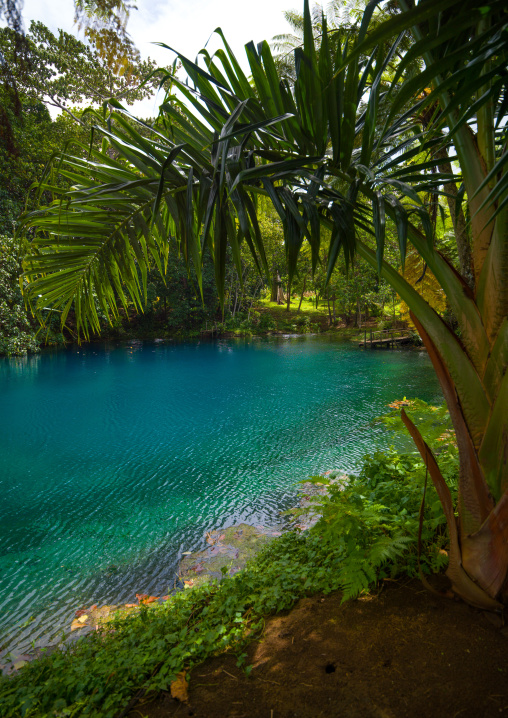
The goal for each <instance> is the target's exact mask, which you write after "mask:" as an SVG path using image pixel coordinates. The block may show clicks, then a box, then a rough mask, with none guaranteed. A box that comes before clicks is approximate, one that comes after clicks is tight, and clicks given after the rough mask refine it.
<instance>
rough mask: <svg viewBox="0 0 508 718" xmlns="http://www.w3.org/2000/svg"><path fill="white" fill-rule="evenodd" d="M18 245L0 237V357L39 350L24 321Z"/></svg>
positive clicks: (32, 334)
mask: <svg viewBox="0 0 508 718" xmlns="http://www.w3.org/2000/svg"><path fill="white" fill-rule="evenodd" d="M18 248H19V243H16V242H14V240H13V239H11V238H9V237H5V236H3V235H0V356H1V355H2V354H7V355H8V356H21V355H23V354H26V353H27V352H37V351H39V342H38V340H37V337H36V335H35V330H34V328H33V326H32V324H31V322H30V321H29V319H28V316H27V312H26V309H25V305H24V302H23V297H22V295H21V290H20V288H19V283H18V277H19V275H20V274H21V261H20V257H19V254H18V251H17V250H18Z"/></svg>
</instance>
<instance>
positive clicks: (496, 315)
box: [24, 0, 508, 610]
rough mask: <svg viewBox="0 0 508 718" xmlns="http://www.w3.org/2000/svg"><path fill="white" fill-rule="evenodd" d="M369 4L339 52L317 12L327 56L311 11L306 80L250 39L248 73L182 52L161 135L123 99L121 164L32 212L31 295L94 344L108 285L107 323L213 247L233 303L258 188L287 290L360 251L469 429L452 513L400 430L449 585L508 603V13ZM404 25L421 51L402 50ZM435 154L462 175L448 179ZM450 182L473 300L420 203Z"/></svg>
mask: <svg viewBox="0 0 508 718" xmlns="http://www.w3.org/2000/svg"><path fill="white" fill-rule="evenodd" d="M376 4H377V3H376V2H371V3H369V5H368V6H367V8H366V10H365V13H364V15H363V18H362V23H361V25H360V27H359V28H358V31H357V33H355V36H354V39H352V40H351V42H347V43H345V44H344V45H343V44H342V43H339V42H334V43H331V42H329V37H328V32H327V27H326V18H323V21H322V22H323V33H322V37H321V45H320V48H319V54H318V53H317V51H316V44H315V40H314V37H313V31H312V21H311V14H310V11H309V6H308V3H306V4H305V7H304V42H303V47H298V48H296V50H295V69H296V78H295V81H294V85H291V84H290V83H289V82H288V80H287V79H286V80H285V79H282V80H280V79H279V77H278V76H277V72H276V67H275V63H274V60H273V56H272V53H271V51H270V47H269V45H268V43H266V42H265V43H261V44H260V45H259V46H258V47H257V48H256V47H255V46H254V45H253V44H252V43H249V44H248V45H247V46H246V53H247V60H248V62H249V65H250V71H251V73H252V75H251V78H250V79H249V78H248V77H247V76H246V75H245V73H244V72H243V70H242V68H241V66H240V64H239V63H238V61H237V60H236V58H235V56H234V55H233V53H232V52H231V49H230V48H229V46H228V44H227V42H226V41H225V39H224V38H223V40H224V49H223V50H219V51H218V52H217V53H216V54H215V56H213V57H211V56H210V55H209V54H208V53H207V51H206V50H203V51H201V53H200V59H201V61H202V65H198V64H196V63H193V62H191V61H189V60H188V59H187V58H185V57H183V56H180V60H181V62H182V65H183V66H184V68H185V70H186V71H187V73H188V76H189V79H188V81H187V82H183V81H180V80H178V79H176V81H177V82H179V83H180V92H181V93H182V94H183V96H184V100H185V102H182V101H181V102H179V101H178V99H176V98H174V97H168V98H167V101H166V102H165V103H164V104H163V105H162V107H161V115H162V121H163V128H162V129H159V130H157V131H156V130H154V131H153V134H152V136H151V137H143V136H142V135H141V133H139V132H137V131H136V129H135V128H134V127H133V126H132V124H129V123H128V122H127V119H126V117H125V112H124V111H123V110H122V108H120V107H118V111H117V112H115V117H114V119H115V122H114V124H115V126H116V127H117V128H118V131H117V132H116V133H115V134H113V133H112V132H110V131H109V130H108V129H107V127H103V128H102V132H103V134H104V137H105V142H106V143H110V144H111V146H112V147H114V149H115V152H116V153H117V154H116V159H114V160H113V159H111V157H110V156H109V155H108V153H107V151H106V152H102V153H101V152H92V160H91V161H90V162H88V161H83V160H80V159H76V158H73V157H71V156H68V155H63V156H62V157H61V158H60V162H61V167H62V170H61V171H62V172H64V173H65V175H66V176H67V177H68V178H69V179H70V180H71V181H72V182H73V183H74V186H73V188H72V189H71V190H70V191H69V192H65V193H58V192H56V193H55V197H56V199H55V202H54V203H53V204H52V205H50V206H46V207H41V209H39V210H38V211H37V212H35V213H32V214H31V215H30V216H28V217H26V218H25V220H24V227H25V229H26V230H30V231H32V228H33V229H34V230H36V234H35V236H34V238H33V240H32V242H31V244H30V253H29V255H28V256H27V259H26V264H25V267H26V272H27V275H28V276H29V277H30V279H31V280H32V281H31V285H29V290H30V295H31V296H33V297H35V296H39V297H40V301H42V302H43V303H44V304H45V305H46V306H48V305H49V304H50V303H52V302H62V300H64V301H65V303H66V310H65V312H64V318H65V313H66V312H67V311H68V310H69V309H70V307H71V305H74V307H75V309H76V314H77V318H78V323H79V327H80V329H81V331H82V332H83V333H84V334H85V335H86V334H87V333H88V332H89V331H90V330H91V329H94V328H98V320H97V312H96V308H95V301H94V296H95V293H96V296H97V297H98V301H99V303H100V305H101V308H102V310H103V311H104V312H105V313H106V314H110V315H115V313H116V312H117V308H116V306H117V302H120V303H126V301H127V296H128V295H130V297H131V298H132V301H134V302H135V303H136V304H138V305H139V306H141V305H142V301H143V278H142V279H141V280H139V274H138V271H137V268H138V267H141V269H143V268H144V267H146V266H147V265H149V264H150V263H151V262H155V263H157V264H158V265H160V266H161V268H162V267H163V264H164V261H165V257H166V256H167V247H168V237H169V238H170V240H172V241H173V240H174V242H175V243H176V244H177V246H178V247H179V248H180V250H181V252H182V253H183V255H184V257H185V258H186V260H187V261H188V262H189V264H190V265H193V266H194V268H195V271H196V275H197V278H198V281H200V279H199V278H200V272H201V262H202V257H203V254H204V253H206V252H209V253H210V254H211V256H212V257H213V260H214V265H215V274H216V281H217V287H218V291H219V296H220V298H221V300H223V297H224V282H225V271H224V268H225V261H226V256H227V251H228V248H229V249H230V251H231V253H232V256H233V261H234V262H236V263H237V266H241V260H240V245H241V243H242V242H243V241H245V242H246V243H247V244H248V246H249V248H250V250H251V252H252V254H253V256H254V257H255V261H256V262H257V264H258V265H259V266H260V267H262V266H264V267H265V270H266V257H265V252H264V247H263V241H262V237H261V234H260V232H259V224H258V221H257V200H258V198H259V196H264V197H268V198H269V199H270V200H271V202H272V203H273V206H274V208H275V210H276V211H277V213H278V214H279V216H280V218H281V221H282V223H283V227H284V235H285V246H286V257H287V263H288V271H289V281H290V282H291V278H292V276H294V273H295V271H296V266H297V261H298V255H299V252H300V250H301V248H302V246H303V245H304V242H308V243H309V244H310V247H311V255H312V263H313V268H314V269H315V267H316V264H317V262H318V258H319V251H320V245H321V236H322V232H321V228H322V227H324V228H326V229H328V230H329V231H330V241H329V246H328V251H327V257H328V267H327V272H328V277H330V275H331V273H332V271H333V268H334V266H335V264H336V262H337V258H338V256H339V253H340V252H343V254H344V258H345V261H346V264H348V263H350V262H351V260H352V258H353V257H354V255H355V253H358V254H359V255H360V256H361V257H362V258H363V259H364V260H365V261H366V262H368V263H369V264H370V265H371V266H372V267H375V268H376V269H377V271H378V274H379V276H380V277H382V278H384V279H385V280H386V281H387V282H388V283H389V284H390V285H391V286H392V287H393V288H394V289H395V290H396V291H397V293H398V294H399V295H400V297H401V298H402V299H403V300H404V301H405V302H406V304H407V305H408V307H410V309H411V312H412V319H413V322H414V324H415V325H416V327H417V328H418V331H419V332H420V335H421V337H422V339H423V341H424V342H425V345H426V347H427V349H428V351H429V355H430V357H431V360H432V362H433V364H434V367H435V370H436V372H437V375H438V377H439V380H440V382H441V386H442V388H443V392H444V395H445V398H446V401H447V404H448V407H449V411H450V415H451V417H452V420H453V423H454V427H455V431H456V435H457V442H458V449H459V456H460V490H459V501H458V521H457V520H456V517H455V515H454V507H453V505H452V501H451V497H450V492H449V490H448V488H447V486H446V483H445V481H444V479H443V477H442V474H441V473H440V471H439V467H438V464H437V461H436V459H435V457H434V456H433V454H432V452H431V450H430V448H429V447H428V445H427V444H426V443H425V442H424V440H423V439H422V437H421V436H420V434H419V432H418V430H417V429H416V427H415V426H414V425H413V423H412V422H411V421H410V419H409V418H408V417H407V416H406V415H405V414H404V415H403V418H404V421H405V422H406V424H407V426H408V428H409V430H410V432H411V434H412V436H413V438H414V440H415V442H416V444H417V446H418V449H419V450H420V452H421V454H422V456H423V458H424V460H425V462H426V465H427V467H428V470H429V473H430V476H431V478H432V480H433V482H434V484H435V486H436V489H437V491H438V493H439V496H440V498H441V501H442V503H443V507H444V510H445V513H446V517H447V521H448V528H449V533H450V551H449V568H448V575H449V577H450V578H451V581H452V584H453V588H454V590H455V592H456V593H457V594H459V595H460V596H462V597H464V598H465V599H466V600H468V601H469V602H471V603H472V604H474V605H477V606H481V607H484V608H489V609H493V610H495V609H498V608H500V607H501V605H502V602H506V601H507V600H508V582H507V573H508V416H507V414H508V411H507V407H508V372H507V371H506V368H507V364H508V319H507V313H508V312H507V306H508V271H507V269H508V232H507V229H508V227H507V221H508V197H507V196H506V190H507V185H508V174H507V172H506V160H507V158H508V153H507V152H506V142H507V135H506V108H507V106H508V100H507V94H506V78H507V77H508V73H506V61H507V56H508V53H507V48H508V43H507V35H508V16H507V14H506V12H505V8H504V3H502V2H500V1H494V2H492V3H490V4H489V5H488V6H487V5H482V4H479V3H478V2H475V1H474V0H462V1H461V2H460V3H459V2H458V0H421V1H420V3H419V4H417V5H413V4H411V5H409V4H406V0H401V1H400V2H399V7H400V9H401V11H400V12H399V13H398V14H396V15H394V17H392V18H391V19H389V20H387V21H385V22H382V23H381V24H378V23H377V22H375V21H374V22H373V23H371V21H372V17H373V15H374V12H375V8H376ZM217 32H218V33H219V34H220V35H221V36H222V33H221V31H220V29H219V30H217ZM408 33H410V34H411V37H412V44H411V46H410V47H409V49H407V51H405V52H404V53H402V54H401V56H400V57H397V50H398V48H399V47H400V46H401V41H402V39H403V37H404V36H405V35H407V34H408ZM388 41H390V42H389V43H388ZM369 53H370V54H369ZM415 62H417V63H419V64H420V66H421V71H420V72H419V73H418V74H417V75H415V74H414V72H413V71H412V68H414V63H415ZM203 64H204V67H203ZM410 68H411V71H409V69H410ZM406 70H408V72H407V73H406ZM189 108H190V109H189ZM439 148H445V149H446V150H447V153H448V152H449V154H448V155H447V156H448V159H449V169H450V171H447V172H442V171H440V164H441V166H442V164H443V161H442V157H440V156H436V154H435V153H436V151H437V150H439ZM416 157H423V159H422V160H419V161H418V162H415V161H414V159H415V158H416ZM448 182H455V183H456V184H457V185H458V186H459V187H460V192H458V193H457V195H456V196H455V197H454V202H455V203H456V204H455V206H457V205H458V206H460V205H461V204H462V202H464V203H466V204H465V207H466V210H467V215H468V216H469V217H470V232H471V249H472V256H473V265H474V267H473V269H474V289H473V290H472V289H471V288H470V286H469V284H468V281H467V278H466V277H464V276H462V275H461V274H460V272H458V271H457V270H456V269H455V268H454V267H453V266H452V265H451V264H450V263H449V261H448V260H447V259H446V258H445V257H444V256H443V255H442V254H441V253H440V252H439V251H437V250H436V249H435V247H434V232H433V223H432V206H431V207H428V206H426V204H425V202H424V199H422V198H425V197H427V196H429V194H430V196H434V195H436V194H438V193H439V192H442V191H443V190H442V189H441V188H442V187H443V186H445V185H446V184H447V183H448ZM41 187H42V188H44V187H46V184H45V183H44V182H43V183H42V185H41ZM462 187H463V189H462ZM461 200H462V201H461ZM387 222H392V223H393V225H394V227H395V228H396V231H397V236H398V242H399V247H400V255H401V262H402V264H404V261H405V256H406V248H407V243H408V241H409V242H410V244H411V245H412V247H413V248H414V250H415V251H416V252H418V254H419V255H420V256H421V257H422V259H423V260H424V262H425V263H426V264H427V265H428V267H429V269H430V270H431V271H432V273H433V275H434V277H435V278H436V280H437V281H438V282H439V284H440V285H441V287H442V289H443V292H444V293H445V295H446V298H447V301H448V304H449V306H450V308H451V310H452V311H453V313H454V315H455V317H456V320H457V323H458V334H456V333H455V332H453V331H452V330H451V329H450V328H449V327H448V325H447V324H446V323H445V322H444V321H443V320H442V319H441V317H440V316H439V315H438V314H437V313H436V312H435V311H434V309H432V307H431V306H430V305H429V304H428V303H427V302H426V301H425V300H424V299H423V298H422V297H421V296H420V294H419V293H418V292H416V291H415V289H414V288H413V287H412V286H411V285H410V284H409V283H408V282H406V281H405V280H404V278H403V277H402V276H401V274H400V273H399V272H398V271H397V268H396V267H394V266H391V265H390V264H389V263H387V262H386V260H385V259H384V245H385V235H386V225H387ZM366 234H367V235H370V236H371V237H372V240H371V242H370V245H371V246H369V242H367V241H365V240H364V239H362V238H361V237H365V235H366ZM373 247H374V248H373ZM239 273H240V272H239ZM142 277H143V275H142Z"/></svg>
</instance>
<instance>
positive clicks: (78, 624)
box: [71, 616, 88, 631]
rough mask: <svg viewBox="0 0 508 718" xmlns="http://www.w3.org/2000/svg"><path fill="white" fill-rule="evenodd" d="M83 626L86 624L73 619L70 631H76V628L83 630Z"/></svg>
mask: <svg viewBox="0 0 508 718" xmlns="http://www.w3.org/2000/svg"><path fill="white" fill-rule="evenodd" d="M87 618H88V616H87ZM85 625H86V624H85V623H83V622H82V621H80V620H79V618H75V619H74V621H73V622H72V623H71V631H77V630H78V628H84V627H85Z"/></svg>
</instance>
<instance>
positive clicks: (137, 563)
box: [0, 337, 440, 650]
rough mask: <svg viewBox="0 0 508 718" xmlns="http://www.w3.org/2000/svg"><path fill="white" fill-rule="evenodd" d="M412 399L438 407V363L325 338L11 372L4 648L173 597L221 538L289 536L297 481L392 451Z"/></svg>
mask: <svg viewBox="0 0 508 718" xmlns="http://www.w3.org/2000/svg"><path fill="white" fill-rule="evenodd" d="M404 395H405V396H411V397H413V396H418V397H420V398H422V399H425V400H439V396H440V393H439V388H438V385H437V380H436V378H435V376H434V373H433V370H432V367H431V365H430V362H429V359H428V357H427V355H426V354H425V353H424V352H418V351H403V350H399V351H382V350H381V351H370V352H369V351H368V352H363V351H360V350H359V349H358V348H356V347H354V346H352V345H350V344H348V343H341V342H337V341H333V340H330V339H328V338H322V337H321V338H320V337H292V338H291V337H288V338H269V339H251V340H231V341H229V340H228V341H221V342H217V343H199V342H195V343H181V344H176V343H163V342H159V343H138V342H131V343H129V344H128V345H123V346H112V345H107V346H102V345H93V346H87V347H85V348H83V347H81V348H80V347H77V348H76V347H73V348H71V349H68V350H65V351H59V352H48V353H43V354H41V355H39V356H34V357H30V358H25V359H22V360H7V359H5V360H2V361H0V406H1V410H0V492H1V497H2V499H1V504H0V645H3V647H4V649H5V647H7V646H8V647H9V648H10V649H12V648H13V647H16V649H18V650H19V649H26V647H27V644H28V641H31V640H34V641H35V643H36V645H44V644H45V643H47V642H48V641H49V640H50V639H51V638H52V637H53V636H54V634H55V631H56V630H57V629H61V628H62V627H63V626H65V627H68V626H69V625H70V621H71V619H72V616H73V613H74V611H75V610H76V608H78V607H79V606H81V605H83V604H86V605H90V604H91V603H98V604H104V603H116V602H121V601H123V602H125V601H128V600H133V599H134V594H135V593H136V592H143V593H150V594H153V595H159V594H161V593H167V592H168V588H169V589H171V588H172V587H173V586H174V584H175V570H176V566H177V563H178V560H179V558H180V557H181V554H182V551H188V550H196V549H198V548H199V547H201V546H202V545H203V541H204V539H203V537H204V534H205V532H206V531H207V530H210V529H212V528H216V527H218V526H228V525H232V524H235V523H238V522H240V521H245V522H248V523H252V524H264V525H274V524H276V523H277V522H278V521H280V519H279V515H278V514H279V511H280V510H281V509H286V508H288V507H290V506H292V505H294V504H295V487H294V484H295V482H297V481H300V480H303V479H305V478H306V477H308V476H309V475H311V474H315V473H319V472H323V471H326V470H328V469H342V470H351V469H353V467H354V465H355V463H356V462H357V461H358V459H360V457H361V456H362V455H363V454H365V453H366V452H368V451H369V450H371V449H372V446H373V444H386V437H385V436H381V435H380V433H379V431H380V430H379V429H375V428H373V427H371V426H370V425H369V422H370V420H371V419H372V418H373V417H375V416H377V415H379V414H380V413H383V412H384V411H386V404H387V403H388V402H389V401H391V400H393V399H396V398H402V396H404ZM31 619H32V620H31Z"/></svg>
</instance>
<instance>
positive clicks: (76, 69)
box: [0, 21, 158, 123]
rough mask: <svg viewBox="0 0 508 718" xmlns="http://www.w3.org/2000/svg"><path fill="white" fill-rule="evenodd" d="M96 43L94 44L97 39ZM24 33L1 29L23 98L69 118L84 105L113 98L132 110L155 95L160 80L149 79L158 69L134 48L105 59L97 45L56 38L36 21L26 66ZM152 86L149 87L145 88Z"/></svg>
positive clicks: (2, 48)
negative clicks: (21, 60)
mask: <svg viewBox="0 0 508 718" xmlns="http://www.w3.org/2000/svg"><path fill="white" fill-rule="evenodd" d="M92 40H93V39H92ZM20 42H21V40H20V37H19V33H16V31H15V30H12V29H10V28H2V29H0V53H1V54H2V56H3V58H4V60H5V63H6V67H7V68H8V72H9V75H10V77H11V79H12V80H13V81H14V82H15V84H16V87H17V89H18V92H19V93H22V94H23V95H25V96H28V97H32V98H34V99H37V100H39V101H41V102H44V103H45V104H46V105H49V106H51V107H54V108H56V109H57V110H60V111H61V112H66V113H68V114H69V115H70V116H71V117H72V118H73V119H74V120H75V121H76V122H78V123H82V120H81V118H80V117H79V116H78V114H77V113H76V112H75V111H74V110H73V108H74V107H76V105H79V104H81V103H83V102H86V103H90V104H92V105H102V104H103V103H104V102H108V101H109V100H110V99H111V98H115V99H117V100H122V101H123V102H124V103H126V104H127V105H132V103H133V102H135V101H136V100H142V99H143V98H145V97H148V96H150V95H152V94H153V93H154V86H157V85H158V80H157V79H156V78H152V79H151V80H148V81H146V79H147V77H148V76H149V75H150V74H151V73H152V72H153V70H154V69H155V63H154V62H153V61H152V60H150V59H148V60H141V59H140V57H139V53H138V52H137V51H136V50H135V49H133V48H132V46H131V45H130V44H128V45H125V46H123V47H120V46H119V47H117V51H116V55H114V56H113V55H112V51H111V50H110V51H108V53H106V54H105V53H104V52H103V49H102V48H101V47H98V46H97V44H95V43H94V42H93V41H92V42H91V44H88V45H87V44H85V43H83V42H81V41H80V40H78V39H77V38H75V37H74V36H73V35H71V34H69V33H67V32H64V31H63V30H59V31H58V36H56V35H54V34H53V33H52V32H51V31H50V30H49V29H48V28H47V27H46V26H45V25H44V23H42V22H35V21H33V22H32V23H31V24H30V29H29V31H28V33H27V34H26V35H25V37H24V61H23V62H19V61H18V60H19V57H18V55H19V46H20ZM145 81H146V82H145Z"/></svg>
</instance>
